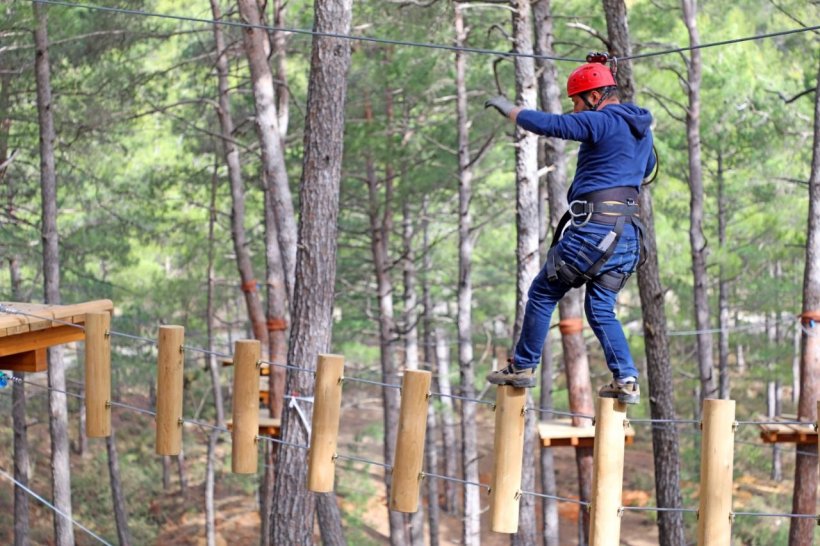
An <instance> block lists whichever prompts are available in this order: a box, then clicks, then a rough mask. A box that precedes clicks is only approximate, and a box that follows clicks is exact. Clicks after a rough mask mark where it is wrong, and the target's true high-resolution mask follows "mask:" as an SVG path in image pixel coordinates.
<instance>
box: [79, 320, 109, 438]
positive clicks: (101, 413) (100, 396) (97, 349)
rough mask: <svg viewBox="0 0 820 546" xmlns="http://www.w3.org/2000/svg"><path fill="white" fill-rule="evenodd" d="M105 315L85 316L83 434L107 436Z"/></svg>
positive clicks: (107, 373)
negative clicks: (84, 415) (84, 419)
mask: <svg viewBox="0 0 820 546" xmlns="http://www.w3.org/2000/svg"><path fill="white" fill-rule="evenodd" d="M110 325H111V315H110V314H109V313H108V312H102V313H86V315H85V413H86V421H85V433H86V434H87V435H88V437H89V438H105V437H107V436H111V404H110V402H111V336H110V334H109V327H110Z"/></svg>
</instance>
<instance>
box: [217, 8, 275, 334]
mask: <svg viewBox="0 0 820 546" xmlns="http://www.w3.org/2000/svg"><path fill="white" fill-rule="evenodd" d="M211 12H212V13H213V16H214V19H216V20H219V19H221V18H222V13H221V12H220V9H219V3H218V2H217V0H211ZM213 31H214V41H215V42H216V72H217V78H218V82H219V109H218V110H217V114H218V115H217V117H218V118H219V128H220V131H221V133H222V150H223V153H224V156H225V164H226V165H227V166H228V178H229V179H230V183H231V201H232V207H231V237H232V239H233V247H234V253H235V254H236V267H237V269H238V270H239V277H240V279H241V282H242V292H243V293H244V295H245V305H246V307H247V310H248V318H249V319H250V321H251V328H252V329H253V336H254V338H256V339H258V340H259V341H261V342H262V344H263V345H267V342H268V332H267V329H266V328H265V312H264V310H263V309H262V302H261V301H260V299H259V292H258V289H257V281H256V277H255V276H254V274H253V263H252V262H251V257H250V253H249V252H248V244H247V239H246V236H245V186H244V183H243V181H242V167H241V165H240V162H239V150H238V149H237V147H236V145H235V144H234V143H233V140H232V138H233V131H234V124H233V118H232V117H231V100H230V96H229V95H228V94H229V92H230V91H229V90H230V84H229V82H228V58H227V51H226V46H225V39H224V38H223V36H222V27H221V26H220V25H213Z"/></svg>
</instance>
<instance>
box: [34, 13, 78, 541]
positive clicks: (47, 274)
mask: <svg viewBox="0 0 820 546" xmlns="http://www.w3.org/2000/svg"><path fill="white" fill-rule="evenodd" d="M32 5H33V8H34V20H35V28H34V44H35V60H34V70H35V78H36V84H37V117H38V121H39V127H40V191H41V195H42V216H41V218H42V227H41V229H42V235H41V237H42V244H43V280H44V292H45V294H44V295H45V302H46V303H47V304H50V305H57V304H59V303H60V244H59V234H58V232H57V176H56V171H55V166H54V143H55V140H56V138H57V137H56V134H55V131H54V118H53V112H52V106H53V103H52V99H51V68H50V66H49V60H48V18H47V15H46V7H45V6H43V5H42V4H37V3H34V4H32ZM48 387H49V394H48V413H49V430H50V433H51V472H52V480H53V483H52V486H53V502H54V506H55V508H56V509H57V510H59V511H60V512H62V515H59V514H58V513H57V512H56V511H55V512H54V514H53V520H54V535H55V540H56V544H57V546H73V545H74V528H73V526H72V524H71V512H72V510H71V471H70V469H69V468H70V467H69V465H70V462H69V458H70V453H69V443H68V403H67V401H66V395H65V392H66V381H65V363H64V362H63V348H62V346H59V345H57V346H55V347H52V348H50V349H49V350H48Z"/></svg>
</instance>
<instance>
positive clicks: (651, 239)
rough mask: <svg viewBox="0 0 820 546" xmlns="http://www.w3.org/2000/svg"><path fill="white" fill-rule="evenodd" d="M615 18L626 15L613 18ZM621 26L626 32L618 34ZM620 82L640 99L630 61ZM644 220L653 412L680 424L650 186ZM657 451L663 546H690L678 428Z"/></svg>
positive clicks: (614, 2) (614, 47)
mask: <svg viewBox="0 0 820 546" xmlns="http://www.w3.org/2000/svg"><path fill="white" fill-rule="evenodd" d="M623 4H624V2H623V0H604V11H605V13H606V14H607V28H608V30H609V32H610V34H609V38H610V46H611V52H612V53H613V54H614V55H616V56H618V57H629V56H631V55H632V47H631V45H630V42H629V29H628V26H627V18H626V8H625V7H624V6H623ZM610 13H612V14H622V15H621V16H612V15H610ZM616 27H618V28H620V29H622V30H616ZM619 64H620V65H621V68H619V70H618V74H617V81H618V87H619V88H620V89H621V98H622V100H624V101H625V102H631V101H632V100H633V99H634V95H633V92H634V91H633V90H634V89H635V84H634V82H633V81H631V78H630V79H629V80H627V78H626V75H627V74H630V72H626V71H624V70H623V69H622V67H623V66H624V65H628V64H630V63H629V62H625V63H624V62H622V63H619ZM639 199H640V205H641V220H642V222H643V224H644V234H643V237H644V239H643V245H644V249H645V251H646V255H645V256H643V259H645V260H646V261H645V262H644V264H643V266H642V267H641V268H640V269H639V270H638V290H639V292H640V297H641V311H642V313H643V329H644V346H645V348H644V350H645V352H646V368H647V379H648V380H649V411H650V414H651V416H652V418H653V419H665V420H675V419H677V416H676V414H675V396H674V392H675V386H674V384H673V382H672V369H671V365H670V358H669V341H668V338H667V334H666V332H667V329H666V311H665V310H664V300H663V298H664V291H663V286H661V281H660V272H659V268H658V245H657V242H656V238H655V218H654V212H653V210H652V194H651V192H650V189H649V187H645V188H643V190H642V191H641V192H640V195H639ZM652 453H653V461H654V470H655V496H656V497H657V499H658V506H659V507H662V508H671V509H673V511H663V512H659V513H658V531H659V532H658V537H659V546H681V545H683V544H686V537H685V535H684V526H683V513H682V512H680V511H678V510H679V509H680V508H681V507H682V503H683V500H682V495H681V492H680V464H681V461H680V450H679V443H678V430H677V428H676V426H675V425H674V424H670V425H667V426H653V427H652Z"/></svg>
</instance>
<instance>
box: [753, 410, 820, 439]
mask: <svg viewBox="0 0 820 546" xmlns="http://www.w3.org/2000/svg"><path fill="white" fill-rule="evenodd" d="M759 420H760V421H784V422H783V423H774V422H772V423H765V424H764V423H761V424H760V425H758V426H759V427H760V439H761V440H763V443H766V444H817V430H816V428H815V423H811V422H805V423H800V424H793V423H792V422H794V421H797V416H796V415H779V416H776V417H760V418H759ZM789 421H791V422H789Z"/></svg>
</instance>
